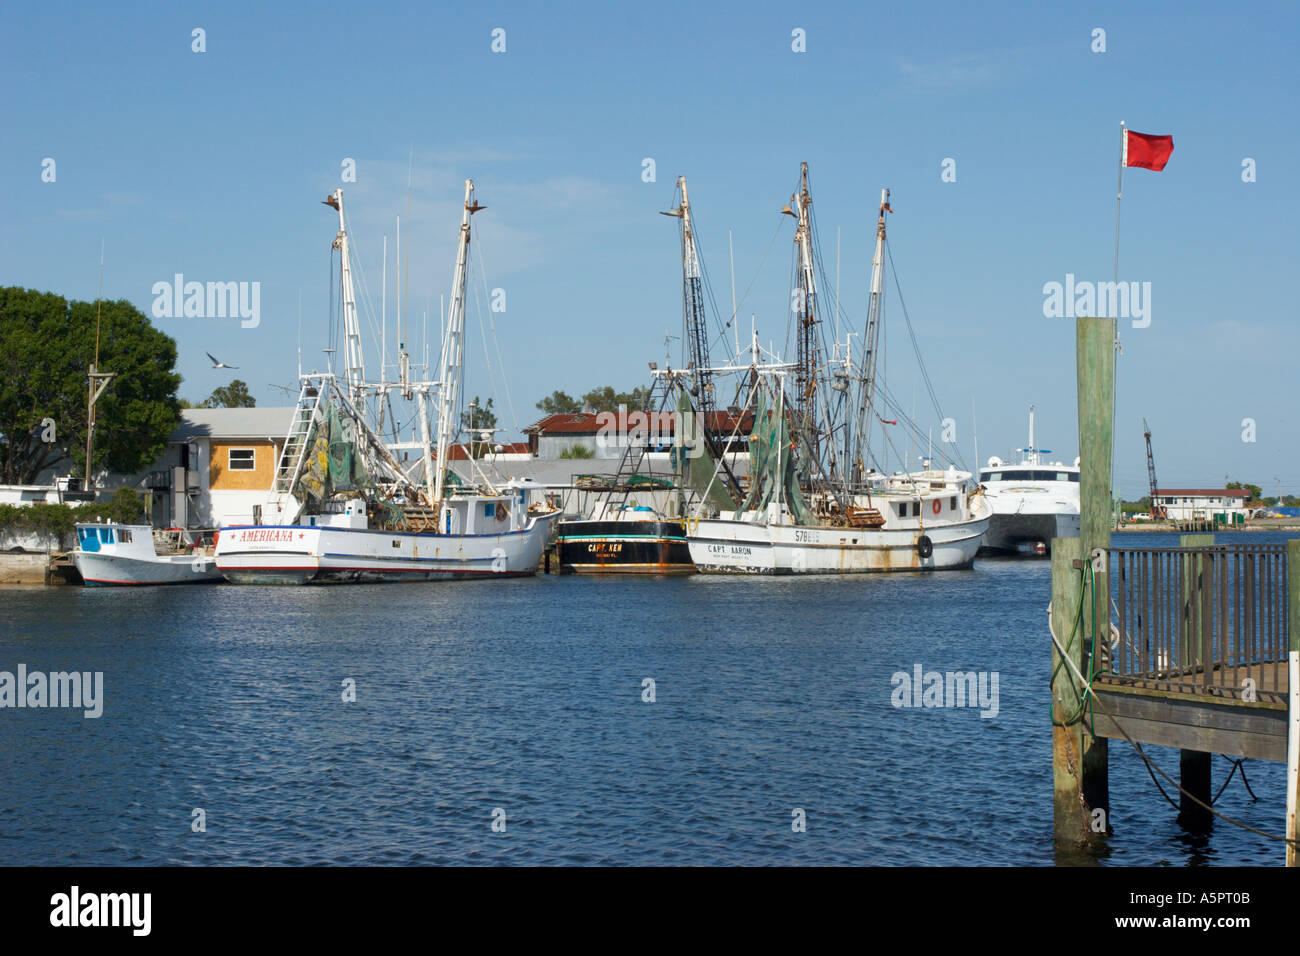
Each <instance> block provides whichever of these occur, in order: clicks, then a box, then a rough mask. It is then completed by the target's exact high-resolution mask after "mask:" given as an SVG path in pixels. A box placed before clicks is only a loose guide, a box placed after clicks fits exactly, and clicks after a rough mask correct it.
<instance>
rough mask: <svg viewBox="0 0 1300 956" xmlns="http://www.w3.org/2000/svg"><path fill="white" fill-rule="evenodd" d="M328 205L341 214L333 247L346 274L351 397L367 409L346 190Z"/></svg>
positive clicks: (338, 192)
mask: <svg viewBox="0 0 1300 956" xmlns="http://www.w3.org/2000/svg"><path fill="white" fill-rule="evenodd" d="M324 203H325V205H327V206H333V207H334V209H335V210H337V211H338V214H339V234H338V235H337V236H335V237H334V248H335V249H337V250H339V258H340V260H341V270H340V271H341V273H342V277H343V337H344V341H345V343H346V349H345V353H346V362H347V380H348V400H349V401H351V402H352V404H353V405H354V406H356V408H357V409H358V410H362V409H363V408H364V401H365V382H366V365H365V360H364V358H363V356H362V354H361V327H360V325H359V324H358V323H357V300H356V296H355V295H354V294H353V291H352V256H351V252H350V250H349V247H348V230H347V226H346V224H345V223H344V220H343V189H342V188H339V189H335V190H334V192H333V194H331V195H330V197H329V198H328V199H326V200H324Z"/></svg>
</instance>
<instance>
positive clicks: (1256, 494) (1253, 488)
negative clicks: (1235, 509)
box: [1223, 481, 1264, 501]
mask: <svg viewBox="0 0 1300 956" xmlns="http://www.w3.org/2000/svg"><path fill="white" fill-rule="evenodd" d="M1223 487H1224V488H1226V489H1228V490H1230V491H1232V490H1236V491H1249V492H1250V500H1251V501H1259V500H1260V499H1262V498H1263V497H1264V489H1263V488H1261V487H1260V486H1259V485H1252V484H1245V483H1243V482H1240V481H1229V482H1227V483H1226V484H1224V486H1223Z"/></svg>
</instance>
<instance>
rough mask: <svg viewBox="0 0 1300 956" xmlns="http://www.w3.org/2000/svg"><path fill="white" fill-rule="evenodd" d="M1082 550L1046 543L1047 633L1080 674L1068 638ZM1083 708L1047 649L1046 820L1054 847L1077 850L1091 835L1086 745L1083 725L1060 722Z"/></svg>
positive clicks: (1073, 543)
mask: <svg viewBox="0 0 1300 956" xmlns="http://www.w3.org/2000/svg"><path fill="white" fill-rule="evenodd" d="M1081 553H1082V552H1080V550H1079V539H1078V538H1054V539H1053V540H1052V616H1051V626H1052V631H1053V632H1054V633H1055V634H1056V639H1057V640H1058V641H1060V643H1061V645H1062V646H1063V647H1065V648H1066V650H1067V651H1068V652H1069V655H1070V660H1071V661H1073V662H1074V666H1075V667H1078V668H1079V669H1080V671H1082V670H1083V667H1084V655H1083V652H1082V647H1083V635H1082V634H1075V635H1074V641H1073V643H1071V641H1070V635H1071V631H1072V629H1073V626H1074V619H1075V617H1076V615H1077V614H1078V610H1079V600H1080V598H1081V597H1082V593H1081V592H1082V588H1081V578H1080V575H1079V571H1078V569H1076V568H1075V566H1074V565H1075V563H1076V562H1077V561H1078V560H1079V556H1080V554H1081ZM1082 706H1083V691H1082V688H1080V687H1079V682H1078V679H1077V678H1076V677H1075V676H1074V673H1073V671H1071V670H1070V667H1069V665H1068V664H1066V663H1065V662H1064V661H1063V660H1062V659H1061V655H1060V652H1058V651H1057V649H1056V645H1055V644H1053V645H1052V713H1053V714H1054V715H1055V716H1054V719H1053V722H1052V807H1053V811H1052V819H1053V833H1054V835H1055V839H1056V843H1057V845H1058V846H1065V847H1069V846H1077V845H1079V844H1081V843H1085V842H1087V841H1088V840H1089V839H1091V838H1092V836H1093V830H1092V827H1091V822H1092V813H1091V808H1090V807H1089V806H1088V803H1087V801H1086V800H1085V799H1084V796H1083V754H1084V751H1085V748H1086V747H1087V740H1086V736H1087V735H1086V731H1085V727H1084V721H1082V720H1076V721H1075V722H1074V723H1069V724H1063V722H1064V721H1066V720H1068V719H1069V718H1070V717H1071V716H1072V715H1074V714H1075V713H1076V712H1077V711H1078V710H1079V709H1080V708H1081V707H1082Z"/></svg>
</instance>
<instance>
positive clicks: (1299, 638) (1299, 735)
mask: <svg viewBox="0 0 1300 956" xmlns="http://www.w3.org/2000/svg"><path fill="white" fill-rule="evenodd" d="M1286 552H1287V553H1286V565H1287V588H1288V592H1289V593H1288V597H1289V604H1290V606H1289V608H1288V610H1287V624H1288V628H1289V636H1290V648H1289V652H1288V654H1287V675H1288V685H1289V686H1288V690H1289V698H1290V703H1289V713H1288V715H1287V724H1288V731H1287V750H1286V837H1287V839H1288V840H1289V841H1290V842H1289V843H1288V844H1287V846H1286V865H1287V866H1297V865H1300V852H1297V850H1296V841H1297V840H1300V830H1298V829H1297V825H1296V816H1297V812H1296V793H1297V790H1300V541H1297V540H1294V539H1292V540H1291V541H1288V542H1287V545H1286Z"/></svg>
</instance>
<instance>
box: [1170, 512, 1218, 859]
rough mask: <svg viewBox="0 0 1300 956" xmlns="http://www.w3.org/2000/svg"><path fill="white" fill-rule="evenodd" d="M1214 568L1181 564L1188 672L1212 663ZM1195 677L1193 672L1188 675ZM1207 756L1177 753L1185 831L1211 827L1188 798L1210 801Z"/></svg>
mask: <svg viewBox="0 0 1300 956" xmlns="http://www.w3.org/2000/svg"><path fill="white" fill-rule="evenodd" d="M1212 544H1214V535H1212V534H1185V535H1181V536H1180V537H1179V538H1178V546H1179V547H1181V548H1204V547H1209V546H1210V545H1212ZM1212 568H1213V559H1207V558H1206V557H1205V556H1204V555H1195V554H1189V555H1184V560H1183V581H1182V586H1183V590H1182V598H1183V609H1182V615H1183V626H1182V627H1181V628H1180V633H1181V636H1182V645H1183V646H1182V647H1181V648H1180V651H1181V659H1180V660H1179V661H1178V663H1179V665H1181V666H1183V667H1187V668H1196V667H1208V666H1210V665H1209V664H1207V661H1209V660H1210V659H1211V656H1212V655H1211V653H1210V648H1209V647H1208V644H1207V642H1208V641H1209V640H1210V639H1211V637H1212V635H1213V633H1214V624H1213V621H1211V620H1210V615H1209V614H1208V613H1206V598H1207V597H1208V592H1207V589H1208V588H1209V586H1210V582H1208V581H1206V580H1205V576H1206V572H1207V571H1211V570H1212ZM1189 673H1192V674H1195V671H1194V670H1192V671H1189ZM1210 768H1211V763H1210V754H1208V753H1206V752H1205V751H1203V750H1179V751H1178V783H1179V786H1181V787H1182V788H1183V792H1180V793H1179V794H1178V824H1179V826H1182V827H1184V828H1185V829H1187V830H1191V831H1193V832H1196V833H1203V832H1205V831H1206V830H1208V829H1209V828H1210V827H1211V826H1212V825H1213V823H1214V814H1212V813H1210V811H1209V810H1207V809H1205V807H1203V806H1201V805H1200V804H1198V803H1197V802H1196V801H1195V800H1192V799H1191V797H1189V796H1188V794H1191V795H1192V796H1195V797H1196V798H1197V799H1198V800H1203V801H1204V802H1205V803H1207V804H1208V803H1209V802H1210V800H1211V795H1210V791H1211V780H1210V776H1211V774H1210Z"/></svg>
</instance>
